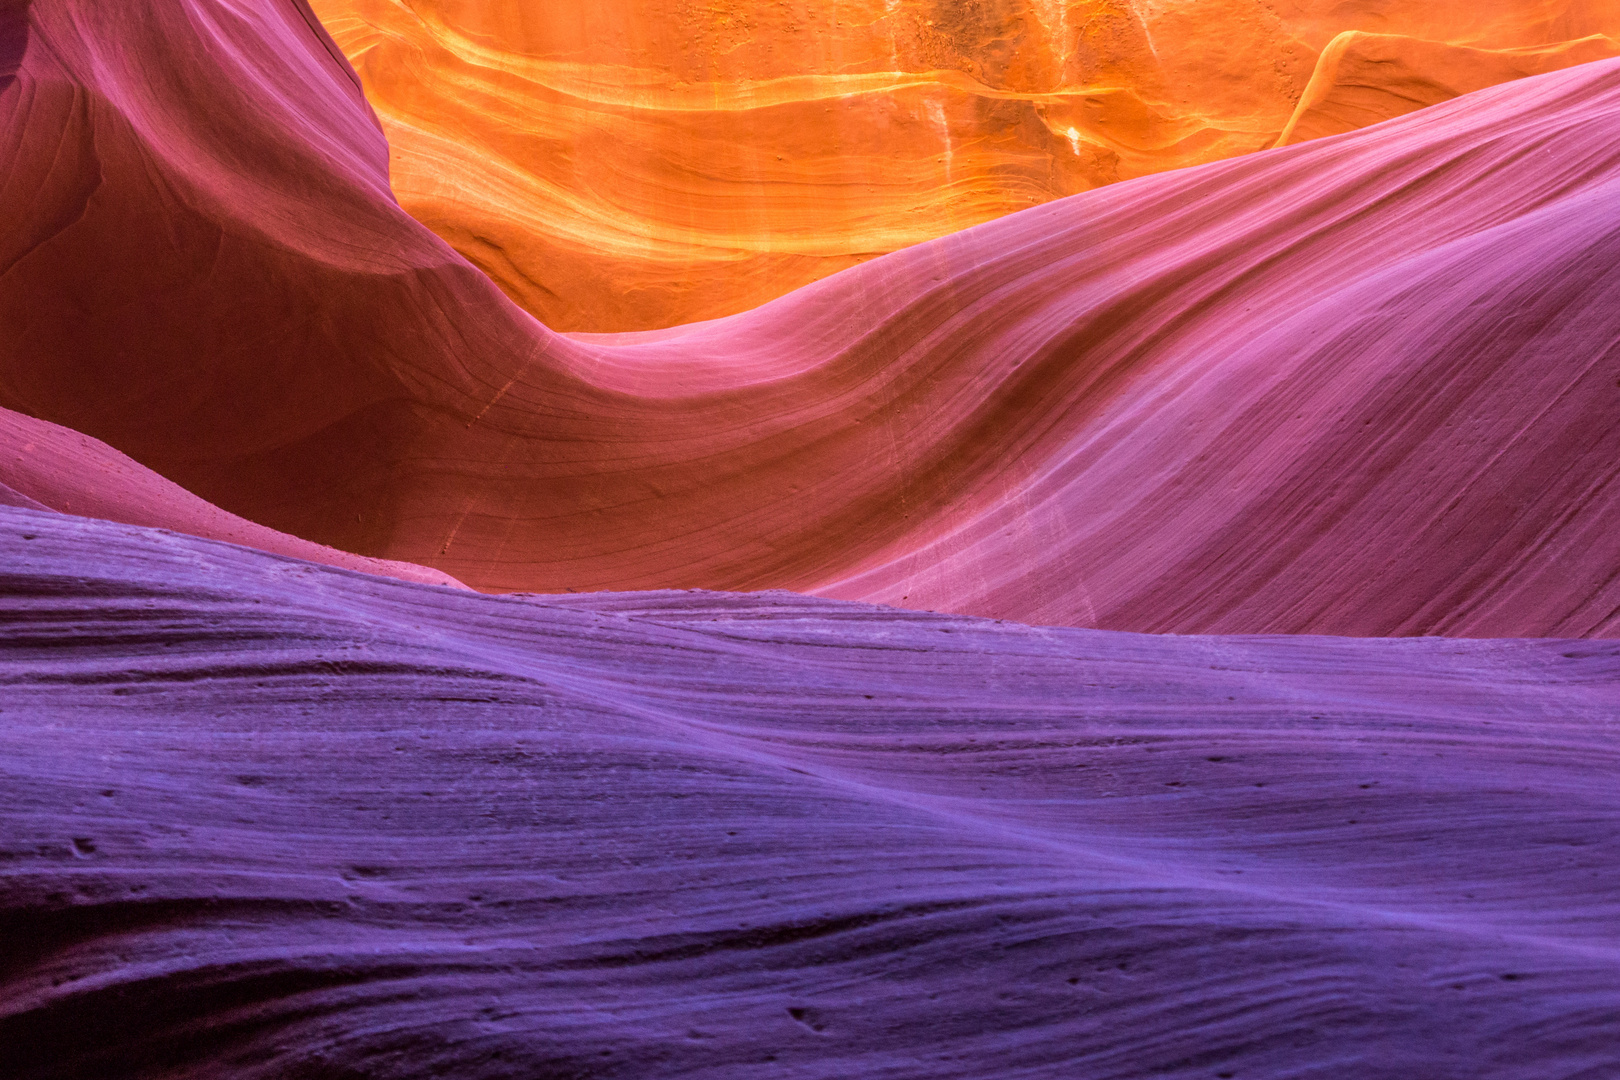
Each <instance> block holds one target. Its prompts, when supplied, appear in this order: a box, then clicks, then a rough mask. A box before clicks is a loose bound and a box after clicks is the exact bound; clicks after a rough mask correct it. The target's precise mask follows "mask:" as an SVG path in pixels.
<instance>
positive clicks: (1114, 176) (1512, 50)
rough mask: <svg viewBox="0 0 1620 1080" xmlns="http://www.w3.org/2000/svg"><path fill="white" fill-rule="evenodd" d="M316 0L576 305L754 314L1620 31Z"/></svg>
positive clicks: (618, 3)
mask: <svg viewBox="0 0 1620 1080" xmlns="http://www.w3.org/2000/svg"><path fill="white" fill-rule="evenodd" d="M312 3H313V7H314V10H315V12H316V13H317V14H318V15H319V16H320V17H321V19H322V20H323V21H324V22H325V24H326V25H327V27H328V28H329V29H330V30H331V31H332V33H333V34H334V36H335V38H336V40H337V43H338V44H339V45H340V46H341V47H342V48H343V51H344V52H345V53H346V54H347V55H348V56H349V57H350V58H351V59H352V60H353V61H354V63H355V66H356V68H357V69H358V70H359V72H360V74H361V77H362V78H363V79H364V81H365V87H366V92H367V96H368V97H369V98H370V99H371V101H372V103H373V104H374V105H375V106H376V107H377V110H378V112H379V114H380V116H381V118H382V121H383V123H384V126H385V130H386V131H387V134H388V138H389V142H390V143H391V145H392V149H393V160H392V170H393V184H394V190H395V191H396V192H397V193H398V195H399V197H400V199H401V202H402V203H403V205H404V206H405V208H406V209H407V210H409V211H410V212H411V213H412V214H413V215H414V216H416V217H417V218H418V219H420V220H422V221H424V222H426V223H427V224H428V225H430V226H431V227H432V228H433V229H434V230H435V231H436V232H438V233H439V234H440V235H441V236H443V237H444V238H446V239H447V240H449V241H450V242H451V243H452V244H453V245H454V246H455V247H456V249H457V250H458V251H460V252H461V253H462V254H463V255H465V256H467V257H468V258H469V259H471V260H472V261H473V262H474V263H475V264H477V265H478V266H479V267H480V268H482V269H483V270H485V271H486V272H487V273H489V274H490V275H491V276H492V277H493V278H494V279H495V281H497V282H498V283H499V284H500V285H501V287H502V288H503V289H505V290H506V292H507V294H508V295H510V296H511V297H513V298H514V299H515V300H517V301H518V302H519V303H520V304H522V305H523V306H524V307H526V308H527V309H528V310H529V311H530V312H532V313H534V314H535V315H536V316H538V317H539V318H540V319H541V321H543V322H545V323H546V324H547V325H549V326H552V327H554V328H556V329H561V330H590V331H622V330H639V329H650V328H655V327H663V326H670V325H674V324H677V323H685V322H692V321H697V320H702V319H709V318H714V317H718V316H722V315H728V314H733V313H735V312H738V311H742V310H745V309H747V308H751V307H754V306H757V305H758V304H760V303H763V302H764V301H766V300H770V299H773V298H775V297H777V296H780V295H782V294H784V293H786V292H789V291H791V290H792V289H794V288H796V287H798V286H801V285H804V284H806V283H808V282H810V281H812V280H816V279H818V278H821V277H825V276H826V275H828V274H831V273H833V272H835V271H837V270H841V269H844V268H845V267H848V266H851V265H854V264H856V263H859V262H862V261H864V260H866V259H870V258H872V257H873V256H875V255H877V254H880V253H883V252H887V251H893V250H896V249H898V248H901V247H905V246H908V245H911V244H915V243H919V242H922V241H924V240H930V239H933V238H934V237H937V236H941V235H944V234H946V233H950V232H955V231H957V230H960V229H962V228H965V227H967V226H970V225H976V224H979V223H980V222H983V221H987V220H990V219H992V218H995V217H999V216H1002V215H1004V214H1007V213H1010V212H1012V211H1016V210H1022V209H1025V208H1026V207H1028V206H1030V205H1032V204H1035V203H1041V202H1047V201H1049V200H1051V199H1054V198H1058V197H1061V196H1065V195H1072V194H1075V193H1076V192H1080V191H1085V190H1088V189H1091V188H1095V187H1098V186H1100V185H1103V184H1108V183H1113V182H1116V181H1118V180H1123V179H1129V178H1131V177H1136V176H1142V175H1145V174H1148V173H1154V172H1161V171H1163V170H1165V169H1171V168H1180V167H1184V166H1187V165H1192V164H1197V163H1201V162H1207V161H1214V160H1217V159H1219V158H1225V157H1230V156H1232V155H1234V154H1242V153H1248V152H1251V151H1254V150H1258V149H1260V148H1262V147H1265V146H1268V145H1270V144H1272V143H1273V142H1275V141H1277V140H1278V138H1279V135H1280V137H1281V139H1282V140H1283V141H1285V142H1288V141H1298V140H1301V139H1305V138H1313V137H1316V136H1319V135H1322V134H1327V133H1331V132H1339V131H1345V130H1349V129H1350V128H1352V127H1360V126H1363V125H1366V124H1369V123H1373V122H1376V121H1379V120H1385V119H1388V118H1390V117H1393V116H1398V115H1400V114H1402V113H1405V112H1409V111H1411V110H1413V109H1416V108H1419V107H1421V106H1423V105H1429V104H1433V103H1435V102H1438V101H1442V100H1445V99H1447V98H1450V97H1454V96H1456V95H1457V94H1459V93H1463V92H1466V91H1470V90H1476V89H1480V88H1482V87H1485V86H1489V85H1492V84H1494V83H1498V82H1503V81H1505V80H1508V79H1512V78H1519V77H1522V76H1525V75H1530V74H1536V73H1540V72H1544V71H1550V70H1553V69H1555V68H1559V67H1564V66H1568V65H1569V64H1573V63H1579V62H1581V61H1584V60H1591V59H1596V58H1599V57H1604V56H1613V55H1615V54H1616V52H1620V45H1617V44H1616V42H1615V41H1614V40H1613V39H1614V38H1620V8H1617V7H1616V5H1615V4H1614V3H1612V0H1534V2H1526V0H1468V2H1456V0H1449V2H1438V3H1437V2H1435V0H1355V2H1350V3H1346V2H1344V0H1300V2H1297V3H1292V4H1288V5H1278V4H1273V3H1267V2H1265V0H1172V2H1163V0H1154V2H1147V0H984V2H979V3H972V4H967V3H959V2H956V0H841V2H840V3H837V4H831V5H828V4H819V5H818V4H802V3H793V4H787V3H783V4H759V3H751V2H736V0H720V2H714V3H706V4H702V5H694V4H690V3H685V2H679V3H674V2H669V0H596V2H593V3H590V4H583V5H581V4H574V5H534V4H520V3H512V2H505V3H492V2H490V0H410V2H408V3H405V2H400V0H312ZM1335 35H1339V36H1337V37H1336V36H1335ZM1604 35H1608V36H1604Z"/></svg>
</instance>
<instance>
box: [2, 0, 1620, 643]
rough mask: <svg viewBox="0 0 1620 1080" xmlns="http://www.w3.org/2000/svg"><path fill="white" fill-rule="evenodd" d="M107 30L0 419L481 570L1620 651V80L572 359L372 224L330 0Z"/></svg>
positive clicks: (84, 33) (1031, 228) (12, 301)
mask: <svg viewBox="0 0 1620 1080" xmlns="http://www.w3.org/2000/svg"><path fill="white" fill-rule="evenodd" d="M88 11H89V9H88V8H86V7H83V6H81V5H79V4H76V3H73V2H72V0H54V2H51V3H36V4H35V5H34V6H33V8H32V10H31V13H30V20H31V22H30V26H31V28H32V29H31V33H32V35H33V38H32V39H31V43H30V45H29V48H28V50H27V53H26V56H25V58H24V60H23V63H22V66H21V68H20V69H19V75H18V78H17V80H16V82H15V83H13V84H12V85H11V86H10V87H9V88H8V89H7V90H6V91H4V93H3V96H0V108H3V110H4V111H3V113H0V115H3V117H4V127H3V131H4V137H5V138H6V139H7V140H8V143H7V145H12V146H15V147H16V148H17V151H16V153H14V154H12V155H11V156H9V157H8V158H6V159H5V163H6V166H5V167H6V169H7V172H6V174H5V179H4V187H3V189H0V208H3V210H4V213H5V215H6V218H5V220H6V223H7V227H6V228H5V230H4V231H3V232H0V243H3V244H5V245H6V246H5V250H4V265H5V266H6V267H8V268H9V269H7V270H6V272H5V274H4V276H3V277H0V335H3V340H0V344H3V348H0V404H4V405H5V406H6V407H9V408H11V409H14V410H18V411H22V412H25V413H28V414H30V415H32V416H35V417H39V418H42V419H45V420H49V421H51V422H54V423H58V424H65V425H67V426H70V427H73V428H75V429H76V430H79V431H82V432H84V433H86V434H88V435H91V436H93V437H94V438H97V439H100V440H103V441H104V442H106V443H108V444H110V445H111V446H113V447H116V448H117V449H118V450H120V451H122V452H124V453H127V454H129V455H130V456H131V457H133V458H134V459H136V460H137V461H139V462H141V463H142V464H143V465H145V466H147V467H149V468H152V469H154V470H156V471H157V472H159V473H161V474H162V475H163V476H165V477H167V478H168V479H171V480H173V481H175V482H177V483H179V484H182V485H183V486H185V487H186V488H187V489H189V490H190V491H192V492H194V493H195V494H197V495H198V496H200V497H202V498H204V499H206V500H208V501H210V502H212V503H214V504H216V505H217V506H219V507H221V508H223V509H225V510H227V511H230V512H232V513H236V514H240V515H242V516H244V517H247V518H249V519H251V520H253V521H256V522H259V523H261V524H264V525H266V526H269V527H272V528H275V529H278V530H281V531H282V532H286V533H290V534H293V535H295V536H300V537H305V538H308V539H311V540H314V541H318V542H320V543H323V544H328V545H332V546H334V547H338V548H341V549H344V550H347V551H355V552H360V553H363V554H365V555H368V556H375V557H380V558H389V559H399V560H406V561H409V562H413V563H419V564H425V565H432V566H435V567H438V568H440V569H442V570H444V571H446V572H447V573H450V574H452V575H454V576H455V577H457V578H459V579H460V580H463V581H466V582H468V583H469V584H472V585H474V586H475V587H478V588H482V589H490V590H497V589H499V590H510V589H519V590H523V589H528V590H547V591H560V590H563V589H569V588H574V589H600V588H614V589H634V588H652V587H666V586H674V587H711V588H728V589H759V588H778V587H785V588H792V589H795V590H799V591H810V592H821V593H825V594H827V595H832V596H837V597H841V598H847V599H867V600H874V599H875V600H881V601H884V602H891V603H897V604H902V605H909V606H915V607H927V608H934V609H940V610H953V611H959V612H967V613H974V614H981V615H990V616H995V617H1006V618H1015V619H1020V620H1025V621H1038V622H1051V623H1059V624H1071V625H1072V624H1080V625H1095V626H1102V627H1109V628H1118V629H1134V630H1154V631H1160V630H1171V631H1180V632H1192V631H1219V632H1254V631H1264V632H1273V631H1275V632H1333V633H1352V634H1417V633H1444V634H1460V635H1498V634H1555V635H1570V636H1580V635H1593V634H1598V635H1605V634H1612V633H1614V632H1615V629H1616V626H1617V621H1616V611H1617V610H1620V591H1617V590H1620V581H1617V579H1615V578H1614V576H1613V574H1612V568H1613V567H1614V566H1615V565H1616V564H1617V560H1620V551H1616V545H1617V544H1620V539H1617V538H1620V528H1617V524H1620V523H1617V521H1616V517H1617V515H1620V502H1617V501H1616V500H1617V495H1616V492H1615V490H1614V487H1613V484H1612V482H1611V480H1612V462H1613V461H1615V460H1616V459H1617V457H1620V445H1617V444H1616V440H1617V439H1620V428H1617V427H1616V426H1615V425H1614V424H1613V423H1612V422H1611V420H1612V415H1613V408H1614V403H1615V400H1616V394H1617V391H1616V389H1615V384H1616V380H1617V379H1620V371H1617V370H1616V364H1617V363H1620V358H1617V354H1616V352H1615V349H1616V342H1617V340H1620V291H1617V290H1620V276H1617V273H1620V271H1617V269H1616V267H1617V266H1620V258H1617V255H1620V249H1617V247H1616V245H1617V243H1620V217H1617V216H1616V215H1617V213H1620V211H1617V207H1620V198H1617V197H1616V194H1617V188H1616V182H1617V181H1616V176H1617V173H1616V169H1617V165H1620V150H1617V147H1620V63H1617V62H1615V61H1600V62H1597V63H1593V64H1587V65H1582V66H1580V67H1577V68H1573V69H1569V70H1568V71H1564V72H1558V73H1553V74H1550V75H1544V76H1539V77H1536V78H1531V79H1526V80H1522V81H1519V82H1515V83H1512V84H1509V85H1506V86H1500V87H1496V88H1494V89H1490V90H1485V91H1482V92H1479V93H1476V94H1471V95H1469V96H1468V97H1466V98H1463V99H1459V100H1457V101H1454V102H1450V103H1447V104H1443V105H1440V106H1437V107H1436V108H1433V109H1430V110H1426V111H1425V112H1423V113H1420V114H1416V115H1413V116H1409V117H1406V118H1403V119H1401V120H1398V121H1395V122H1393V123H1389V124H1384V125H1381V126H1379V127H1377V128H1376V129H1372V130H1367V131H1362V132H1357V133H1351V134H1349V135H1346V136H1342V137H1340V138H1337V139H1327V140H1319V141H1316V142H1312V143H1308V144H1305V145H1302V146H1296V147H1287V148H1284V149H1282V150H1279V151H1274V152H1271V153H1266V154H1258V155H1250V156H1247V157H1244V158H1240V159H1236V160H1233V161H1228V162H1221V163H1215V164H1212V165H1208V166H1203V167H1201V168H1198V169H1191V170H1184V171H1180V172H1176V173H1173V174H1161V175H1157V176H1152V177H1145V178H1142V179H1138V180H1135V181H1132V182H1130V183H1127V184H1119V185H1113V186H1110V187H1107V188H1103V189H1100V190H1097V191H1092V192H1087V193H1085V194H1082V195H1080V196H1077V197H1075V198H1072V199H1068V200H1062V201H1059V202H1056V203H1052V204H1049V205H1046V206H1042V207H1037V208H1035V209H1032V210H1030V211H1026V212H1024V213H1021V214H1016V215H1012V216H1010V217H1007V218H1003V219H1000V220H998V221H995V222H992V223H990V224H988V225H985V226H981V227H979V228H976V229H972V230H969V231H967V232H965V233H961V234H958V235H953V236H951V237H948V238H945V239H942V240H939V241H934V242H931V243H928V244H924V245H920V246H918V247H914V248H910V249H907V250H905V251H902V252H897V253H895V254H892V255H889V256H886V257H884V258H882V259H879V260H874V261H873V262H870V263H867V264H864V265H862V266H859V267H856V268H853V269H852V270H850V271H847V272H845V273H843V274H840V275H837V276H835V277H833V278H830V279H827V280H824V281H821V282H818V283H815V284H813V285H811V286H809V287H806V288H804V289H802V290H799V291H797V292H795V293H793V294H792V295H790V296H787V297H784V298H782V299H780V300H778V301H775V302H773V303H771V304H767V305H765V306H763V307H761V308H758V309H756V310H754V311H751V312H748V313H745V314H743V315H739V316H734V317H731V318H728V319H725V320H719V321H715V322H710V323H705V324H699V325H695V326H691V327H684V328H680V329H678V330H672V331H661V332H651V333H649V334H643V335H616V336H595V337H588V336H574V337H569V336H563V335H559V334H556V333H554V332H552V331H550V330H548V329H546V328H545V327H543V326H542V325H540V324H538V323H536V322H535V321H534V320H532V319H531V318H529V317H528V316H527V315H525V314H524V313H523V312H521V311H520V310H519V309H517V308H516V307H515V306H514V305H512V304H511V303H510V302H509V301H508V300H507V299H506V298H504V297H503V296H502V295H501V294H500V292H499V291H498V290H497V289H496V288H495V287H494V286H493V285H492V284H491V283H490V282H489V281H488V279H486V278H484V277H483V276H482V275H480V274H479V273H478V272H477V270H476V269H474V268H473V267H472V266H470V265H469V264H468V263H467V262H466V261H465V260H463V259H461V258H460V257H459V256H458V255H457V254H456V253H455V252H454V251H452V250H451V249H450V248H449V247H448V246H447V245H445V244H444V243H443V242H442V241H441V240H439V239H438V238H436V237H434V236H433V235H432V234H431V233H430V232H428V231H427V230H426V229H424V228H422V227H421V226H420V225H419V224H418V223H416V222H414V221H412V220H411V219H410V218H409V217H408V216H406V215H405V214H404V213H403V212H402V211H401V210H400V208H399V207H398V206H397V205H396V204H395V203H394V202H393V201H392V199H391V198H390V197H389V193H388V187H387V176H386V155H387V147H386V144H385V142H384V140H383V138H382V136H381V134H380V133H379V131H378V129H377V127H376V125H375V123H374V121H373V118H372V117H371V115H370V114H369V113H368V111H367V110H366V108H365V105H364V101H363V99H362V97H361V94H360V91H359V87H358V85H357V84H356V82H355V81H354V79H353V75H352V72H350V71H349V70H348V68H347V67H346V66H345V65H344V63H343V61H342V58H341V56H340V55H339V54H337V53H336V50H335V47H333V46H331V44H330V42H324V43H323V39H321V38H320V37H319V36H318V35H319V28H318V25H317V24H315V23H314V22H313V21H312V16H310V14H309V13H308V12H307V11H305V10H303V9H302V8H300V7H298V6H295V5H292V4H265V5H262V6H257V7H254V8H251V9H245V8H235V7H225V6H221V5H217V4H215V3H212V2H210V0H188V2H182V0H172V2H169V3H164V4H156V5H152V6H150V7H149V8H143V9H141V10H139V11H136V10H135V9H133V8H119V9H116V10H109V9H106V8H103V7H97V8H96V10H95V13H94V17H91V15H90V14H88ZM36 46H37V47H36ZM154 71H156V72H159V73H160V77H154V76H153V74H152V73H153V72H154Z"/></svg>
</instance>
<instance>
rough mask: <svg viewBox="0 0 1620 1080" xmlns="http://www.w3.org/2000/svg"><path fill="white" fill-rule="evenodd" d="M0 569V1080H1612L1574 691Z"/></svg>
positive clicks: (620, 608) (1467, 668)
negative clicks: (683, 1079) (1348, 1079)
mask: <svg viewBox="0 0 1620 1080" xmlns="http://www.w3.org/2000/svg"><path fill="white" fill-rule="evenodd" d="M0 567H3V568H4V570H3V573H4V582H5V588H4V589H3V590H0V619H3V633H0V645H3V650H0V787H3V790H4V791H5V798H4V799H0V956H3V957H4V966H3V968H0V1074H3V1075H5V1076H6V1077H7V1078H8V1080H46V1078H49V1080H66V1078H70V1077H71V1078H79V1077H84V1078H96V1080H123V1078H140V1080H157V1078H176V1080H178V1078H181V1077H184V1078H186V1080H202V1078H207V1077H216V1076H217V1077H230V1078H233V1080H251V1078H256V1077H264V1078H272V1077H273V1078H276V1080H281V1078H286V1077H311V1078H336V1077H343V1078H361V1077H364V1078H368V1080H380V1078H391V1077H400V1078H404V1077H413V1078H414V1077H426V1076H453V1077H456V1078H458V1080H473V1078H485V1077H489V1078H496V1077H499V1078H517V1077H525V1078H537V1077H603V1078H606V1077H620V1078H626V1077H647V1078H652V1077H672V1076H687V1077H726V1078H733V1077H738V1078H740V1077H761V1078H764V1077H784V1076H786V1077H848V1076H861V1077H888V1078H899V1077H916V1078H919V1080H936V1078H941V1077H961V1078H964V1080H987V1078H993V1080H1000V1078H1013V1077H1019V1078H1032V1077H1053V1078H1057V1077H1064V1078H1071V1077H1075V1076H1085V1077H1088V1078H1096V1080H1103V1078H1110V1077H1117V1078H1121V1080H1125V1078H1129V1080H1135V1078H1139V1077H1143V1076H1166V1077H1175V1078H1182V1077H1185V1078H1189V1080H1190V1078H1199V1080H1203V1078H1206V1077H1208V1078H1214V1077H1242V1078H1245V1080H1258V1078H1281V1077H1290V1078H1297V1077H1323V1078H1327V1077H1344V1076H1349V1075H1354V1076H1356V1077H1364V1078H1368V1080H1386V1078H1387V1080H1411V1078H1413V1077H1424V1078H1425V1080H1484V1078H1491V1080H1495V1078H1507V1077H1516V1078H1523V1080H1565V1078H1574V1077H1602V1076H1611V1075H1614V1073H1615V1071H1616V1069H1620V1048H1617V1046H1616V1043H1615V1040H1614V1017H1615V1014H1616V1010H1617V1009H1620V938H1617V927H1620V849H1617V841H1616V838H1617V837H1620V828H1617V826H1620V785H1616V784H1615V783H1614V777H1615V773H1616V767H1617V765H1620V762H1617V760H1616V742H1615V734H1616V726H1615V725H1616V716H1617V714H1620V652H1617V646H1616V645H1615V644H1612V643H1594V642H1569V641H1533V642H1532V641H1489V642H1483V641H1479V642H1474V641H1445V640H1436V639H1430V640H1394V641H1391V640H1334V639H1325V638H1309V637H1302V638H1177V637H1149V636H1140V635H1131V634H1119V633H1110V632H1102V631H1084V630H1056V629H1032V628H1029V627H1024V626H1017V625H1013V624H1003V623H996V622H989V621H984V620H975V619H966V618H959V617H948V616H940V615H931V614H926V613H919V612H906V611H896V610H892V609H884V608H877V607H869V606H865V605H858V604H848V603H840V602H836V601H828V600H815V599H810V598H805V597H796V596H792V595H789V594H782V593H777V594H764V595H757V596H739V595H722V594H713V593H657V594H650V595H640V596H629V595H620V596H611V595H609V596H591V597H573V598H568V597H545V596H538V597H532V598H524V597H502V598H496V597H481V596H478V595H475V594H470V593H465V592H459V591H456V590H451V589H442V588H431V587H426V586H418V585H409V584H405V583H401V582H394V581H388V580H385V579H380V578H371V577H366V576H363V575H357V574H352V573H346V572H344V571H341V570H333V569H329V568H325V567H319V566H315V565H312V564H308V563H299V562H297V561H294V560H289V559H282V558H277V557H274V556H269V555H264V554H260V553H257V552H252V551H248V550H245V549H241V548H234V547H230V546H228V545H222V544H217V543H212V542H208V541H203V540H198V539H194V538H191V537H186V536H178V535H174V534H165V533H158V532H154V531H150V530H143V529H139V528H135V527H131V526H119V525H112V524H108V523H105V522H96V521H88V520H84V519H78V518H72V517H68V516H65V515H60V514H45V513H37V512H30V511H26V510H16V509H0Z"/></svg>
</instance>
